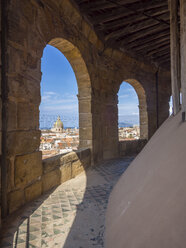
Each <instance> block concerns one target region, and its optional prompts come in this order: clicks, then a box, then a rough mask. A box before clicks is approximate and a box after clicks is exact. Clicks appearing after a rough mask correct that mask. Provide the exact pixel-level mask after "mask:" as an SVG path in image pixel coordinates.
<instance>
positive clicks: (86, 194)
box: [0, 158, 132, 248]
mask: <svg viewBox="0 0 186 248" xmlns="http://www.w3.org/2000/svg"><path fill="white" fill-rule="evenodd" d="M131 161H132V158H125V159H118V160H111V161H107V162H104V163H102V164H101V165H100V166H99V167H96V168H94V169H91V170H88V171H87V173H86V174H85V173H82V174H80V175H79V176H77V177H76V178H74V179H72V180H70V181H68V182H66V183H64V184H62V185H60V186H59V187H57V188H56V189H54V190H53V191H51V192H49V193H47V194H45V195H43V196H42V197H40V198H39V199H37V200H35V201H34V202H32V203H30V204H29V206H27V207H25V208H24V209H23V210H22V211H19V213H17V215H19V216H14V217H11V218H9V220H8V223H6V226H5V228H4V231H3V234H2V240H1V244H0V247H1V248H3V247H6V248H7V247H14V248H26V247H37V248H40V247H50V248H51V247H57V248H62V247H64V248H91V247H94V248H95V247H96V248H101V247H104V244H103V235H104V222H105V211H106V208H107V203H108V198H109V194H110V192H111V190H112V188H113V185H114V184H115V183H116V182H117V180H118V178H119V177H120V175H121V174H122V173H123V172H124V171H125V170H126V168H127V167H128V165H129V164H130V162H131Z"/></svg>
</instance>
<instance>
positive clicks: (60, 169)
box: [42, 148, 91, 192]
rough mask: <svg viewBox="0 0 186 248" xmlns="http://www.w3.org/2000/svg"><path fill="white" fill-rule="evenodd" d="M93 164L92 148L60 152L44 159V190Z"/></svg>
mask: <svg viewBox="0 0 186 248" xmlns="http://www.w3.org/2000/svg"><path fill="white" fill-rule="evenodd" d="M90 164H91V150H90V149H89V148H88V149H87V148H86V149H79V150H78V151H76V152H69V153H65V154H60V155H57V156H54V157H51V158H47V159H44V160H43V176H42V183H43V192H46V191H48V190H50V189H51V188H53V187H55V186H57V185H59V184H60V183H63V182H66V181H68V180H70V179H72V178H74V177H75V176H77V175H78V174H80V173H81V172H83V171H85V170H86V169H87V168H88V167H89V166H90Z"/></svg>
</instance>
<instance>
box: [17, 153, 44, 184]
mask: <svg viewBox="0 0 186 248" xmlns="http://www.w3.org/2000/svg"><path fill="white" fill-rule="evenodd" d="M41 175H42V153H41V152H34V153H30V154H27V155H22V156H16V158H15V185H16V187H24V186H25V185H28V184H29V183H31V182H32V181H34V180H36V179H38V177H40V176H41Z"/></svg>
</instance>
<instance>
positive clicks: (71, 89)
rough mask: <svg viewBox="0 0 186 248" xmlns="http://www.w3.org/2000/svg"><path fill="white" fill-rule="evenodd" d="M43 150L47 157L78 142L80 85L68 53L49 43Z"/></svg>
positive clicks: (43, 85) (42, 118)
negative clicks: (67, 57)
mask: <svg viewBox="0 0 186 248" xmlns="http://www.w3.org/2000/svg"><path fill="white" fill-rule="evenodd" d="M41 61H42V62H41V71H42V80H41V104H40V130H41V142H40V150H41V151H42V157H43V159H44V158H48V157H51V156H54V155H57V154H64V153H67V152H70V151H73V150H77V149H78V146H79V116H78V99H77V94H78V88H77V82H76V78H75V74H74V72H73V69H72V67H71V65H70V63H69V62H68V60H67V59H66V57H65V56H64V55H63V54H62V53H61V52H60V51H59V50H58V49H57V48H55V47H53V46H50V45H47V46H46V47H45V49H44V51H43V57H42V60H41Z"/></svg>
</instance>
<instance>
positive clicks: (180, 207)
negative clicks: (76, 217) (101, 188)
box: [105, 113, 186, 248]
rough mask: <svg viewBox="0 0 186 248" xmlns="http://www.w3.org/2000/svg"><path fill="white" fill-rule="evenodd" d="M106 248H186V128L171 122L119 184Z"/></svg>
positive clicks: (178, 121)
mask: <svg viewBox="0 0 186 248" xmlns="http://www.w3.org/2000/svg"><path fill="white" fill-rule="evenodd" d="M105 247H106V248H113V247H114V248H185V247H186V122H185V123H182V122H181V113H178V115H177V116H175V117H172V116H171V117H169V119H167V120H166V121H165V123H164V124H163V125H162V126H161V127H160V128H159V129H158V131H157V132H156V133H155V134H154V136H153V137H152V138H151V140H150V141H149V142H148V144H147V145H146V146H145V148H144V149H143V150H142V152H141V153H140V154H139V155H138V156H137V157H136V159H135V160H134V161H133V162H132V164H131V165H130V166H129V167H128V169H127V170H126V171H125V173H124V174H123V175H122V176H121V178H120V180H119V182H118V183H117V184H116V186H115V188H114V190H113V192H112V193H111V197H110V200H109V206H108V210H107V216H106V233H105Z"/></svg>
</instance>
